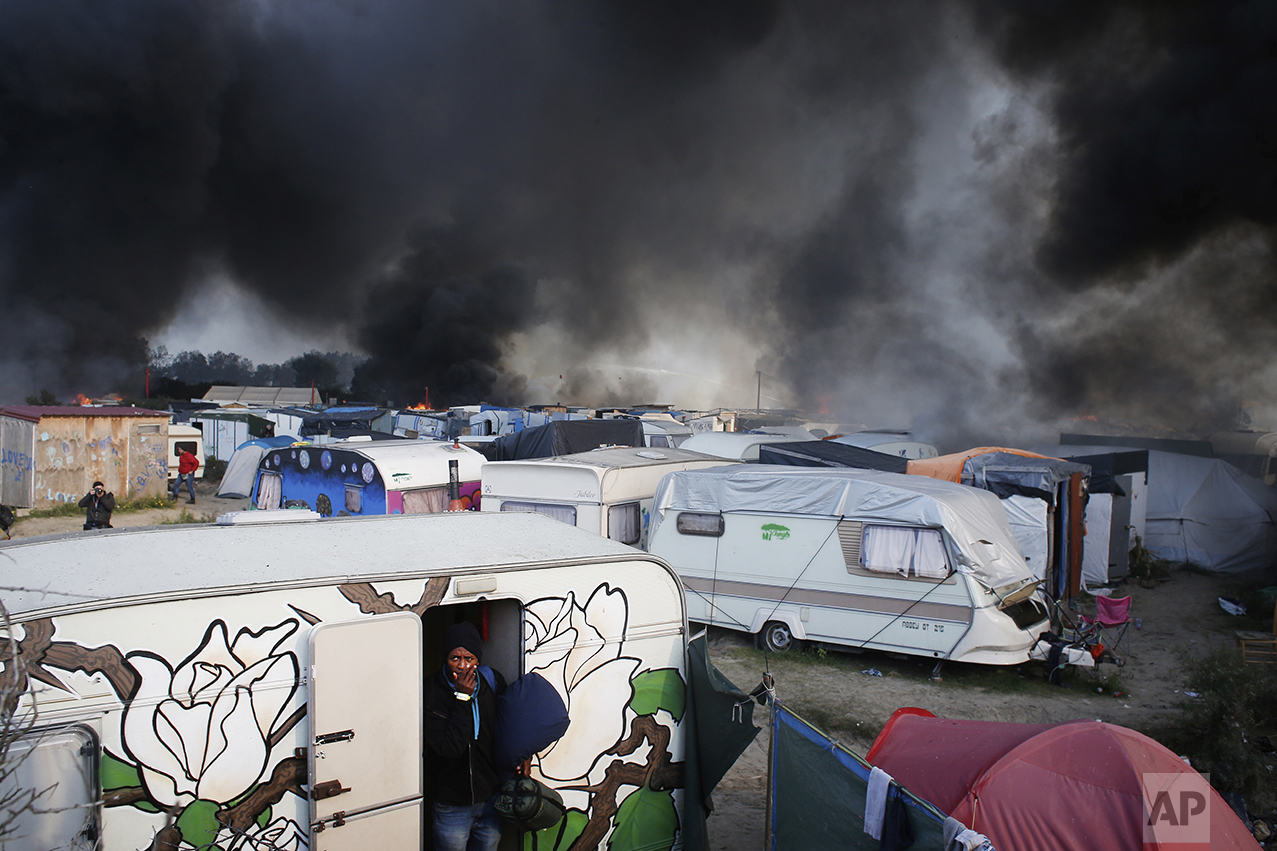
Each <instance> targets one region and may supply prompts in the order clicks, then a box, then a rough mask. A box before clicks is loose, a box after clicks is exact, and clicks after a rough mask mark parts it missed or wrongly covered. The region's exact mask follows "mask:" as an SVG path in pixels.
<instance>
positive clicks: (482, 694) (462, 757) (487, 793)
mask: <svg viewBox="0 0 1277 851" xmlns="http://www.w3.org/2000/svg"><path fill="white" fill-rule="evenodd" d="M493 674H495V677H494V679H495V680H496V684H497V693H498V694H499V693H500V692H502V691H504V690H505V678H504V677H502V676H501V673H500V672H499V671H493ZM447 676H448V675H447V673H446V671H445V670H443V669H440V671H439V672H438V673H436V674H435V675H434V676H432V677H430V678H429V679H428V680H426V694H425V711H424V716H425V717H424V719H423V720H424V724H423V726H424V728H425V738H426V757H425V758H426V765H425V769H426V776H427V777H430V778H433V780H434V800H435V801H437V802H439V803H442V804H452V805H467V804H479V803H483V802H484V801H487V800H488V799H489V798H491V797H492V796H493V795H495V794H496V793H497V791H498V790H499V789H500V788H501V783H500V781H499V780H498V778H497V769H496V764H495V760H494V758H493V750H494V747H493V740H494V735H493V734H494V731H495V729H496V723H497V696H496V694H494V693H493V690H492V687H491V686H490V685H488V681H487V680H486V679H484V678H483V676H482V675H480V676H479V677H478V680H477V682H478V691H479V694H478V697H477V698H476V699H477V700H478V701H479V738H478V740H476V739H475V737H474V710H472V709H471V708H470V704H469V702H467V701H462V700H457V698H456V692H454V691H453V690H452V686H451V685H449V684H448V679H447Z"/></svg>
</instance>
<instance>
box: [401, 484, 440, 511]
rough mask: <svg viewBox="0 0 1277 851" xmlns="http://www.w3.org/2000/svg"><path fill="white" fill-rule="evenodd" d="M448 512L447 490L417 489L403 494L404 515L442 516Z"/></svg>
mask: <svg viewBox="0 0 1277 851" xmlns="http://www.w3.org/2000/svg"><path fill="white" fill-rule="evenodd" d="M447 510H448V488H447V487H446V486H445V487H439V488H417V489H416V490H410V491H404V492H403V513H404V514H442V513H443V512H445V511H447Z"/></svg>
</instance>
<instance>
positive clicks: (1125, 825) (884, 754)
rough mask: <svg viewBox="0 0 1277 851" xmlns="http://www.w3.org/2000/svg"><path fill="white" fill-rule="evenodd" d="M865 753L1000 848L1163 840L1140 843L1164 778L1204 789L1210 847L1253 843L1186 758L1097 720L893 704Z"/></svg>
mask: <svg viewBox="0 0 1277 851" xmlns="http://www.w3.org/2000/svg"><path fill="white" fill-rule="evenodd" d="M866 758H867V759H868V761H869V762H870V763H871V764H873V765H876V766H878V767H879V768H881V769H882V770H883V771H885V772H887V773H888V774H890V775H891V776H892V777H893V778H895V780H896V782H898V783H900V784H901V785H902V786H904V787H905V788H907V789H908V790H909V791H910V792H913V793H914V794H915V795H918V796H920V797H922V798H925V799H926V800H928V801H930V802H931V803H933V804H935V805H936V806H937V807H939V808H940V809H941V810H943V811H945V812H946V813H948V814H949V815H951V816H953V817H954V818H956V819H957V820H958V821H961V822H962V823H963V824H965V825H967V826H968V827H970V828H972V829H973V830H976V831H979V832H980V833H983V834H985V835H986V836H988V837H989V839H990V840H992V842H993V846H994V847H995V848H997V849H998V851H1037V849H1040V848H1042V847H1045V844H1049V845H1051V846H1053V847H1060V848H1087V849H1092V851H1141V849H1146V848H1159V847H1164V846H1162V845H1161V844H1160V842H1155V843H1150V844H1148V845H1145V844H1144V842H1143V840H1144V836H1143V828H1144V825H1145V823H1146V822H1147V821H1148V817H1147V815H1146V810H1145V801H1146V791H1151V792H1152V793H1155V792H1156V791H1157V789H1155V788H1154V786H1153V783H1154V782H1157V783H1164V784H1170V785H1169V786H1168V787H1167V788H1168V789H1173V790H1175V792H1174V794H1175V796H1176V797H1175V800H1176V801H1178V800H1179V799H1178V791H1179V790H1181V789H1192V790H1201V791H1204V792H1206V794H1208V795H1209V796H1210V802H1209V822H1210V828H1209V830H1210V843H1209V844H1210V847H1211V848H1246V849H1254V848H1258V847H1259V846H1258V843H1256V842H1255V840H1254V839H1253V838H1252V837H1251V835H1250V831H1249V830H1247V829H1246V826H1245V825H1244V824H1242V822H1241V820H1240V819H1238V818H1237V816H1236V815H1235V814H1234V813H1233V811H1232V809H1231V808H1230V807H1229V806H1228V804H1227V803H1225V802H1224V800H1223V798H1221V797H1220V796H1219V794H1218V793H1216V792H1215V791H1214V790H1213V789H1211V788H1210V785H1209V783H1207V782H1206V781H1205V779H1204V778H1202V777H1201V775H1199V774H1198V773H1197V772H1196V771H1194V770H1193V768H1192V767H1191V766H1189V765H1188V764H1187V763H1185V762H1184V761H1183V760H1182V759H1180V758H1179V757H1178V756H1176V755H1175V754H1174V753H1173V752H1172V751H1170V750H1168V749H1167V748H1165V747H1163V746H1162V745H1160V744H1158V743H1157V742H1156V741H1154V740H1153V739H1150V738H1149V737H1147V736H1145V735H1143V734H1141V733H1137V732H1135V731H1134V730H1128V729H1127V728H1125V727H1118V726H1116V725H1113V724H1105V723H1103V722H1100V721H1073V722H1070V723H1067V724H1007V723H1003V722H999V721H962V720H956V719H946V718H937V717H935V716H934V715H932V714H931V713H930V712H927V711H926V710H923V709H914V708H906V709H899V710H897V711H896V713H895V714H894V715H892V716H891V719H890V720H888V722H887V724H886V726H885V727H883V729H882V732H880V733H879V734H878V738H877V739H876V740H875V741H874V744H873V747H872V748H870V749H869V753H868V754H867V756H866ZM1148 775H1159V776H1161V777H1164V778H1166V779H1164V780H1157V781H1154V780H1152V779H1150V780H1149V781H1148V785H1149V790H1146V789H1145V780H1144V778H1145V777H1146V776H1148ZM1158 788H1161V787H1158ZM1159 825H1160V826H1166V823H1165V822H1160V821H1159V822H1155V827H1157V826H1159ZM1048 837H1049V842H1047V841H1046V838H1048ZM1159 839H1160V840H1161V841H1166V839H1167V836H1166V835H1165V834H1160V835H1159ZM1165 847H1173V846H1170V845H1167V846H1165ZM1174 847H1183V846H1174Z"/></svg>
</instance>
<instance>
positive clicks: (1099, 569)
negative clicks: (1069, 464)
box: [1032, 444, 1148, 588]
mask: <svg viewBox="0 0 1277 851" xmlns="http://www.w3.org/2000/svg"><path fill="white" fill-rule="evenodd" d="M1032 449H1033V451H1034V452H1040V453H1042V454H1043V455H1050V456H1052V457H1054V458H1064V459H1067V460H1069V461H1076V462H1077V463H1079V464H1086V465H1087V466H1088V467H1090V468H1091V480H1090V483H1089V484H1088V486H1087V501H1086V513H1085V518H1086V538H1085V539H1084V540H1083V543H1082V585H1083V586H1084V587H1086V588H1095V587H1097V586H1100V585H1105V584H1108V583H1109V582H1115V581H1117V580H1119V579H1121V578H1122V577H1124V576H1126V575H1127V574H1128V573H1130V570H1131V549H1132V548H1133V547H1134V546H1135V539H1136V538H1137V537H1138V538H1139V539H1140V541H1141V542H1142V541H1143V540H1144V538H1145V536H1146V535H1147V528H1146V518H1147V513H1148V450H1147V449H1120V448H1117V447H1114V446H1091V447H1087V446H1068V445H1064V444H1056V445H1053V446H1035V447H1032Z"/></svg>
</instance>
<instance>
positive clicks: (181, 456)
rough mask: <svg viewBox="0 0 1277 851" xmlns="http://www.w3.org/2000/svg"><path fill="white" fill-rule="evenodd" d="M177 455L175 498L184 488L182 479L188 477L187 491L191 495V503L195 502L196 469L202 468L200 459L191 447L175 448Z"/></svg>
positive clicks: (174, 452)
mask: <svg viewBox="0 0 1277 851" xmlns="http://www.w3.org/2000/svg"><path fill="white" fill-rule="evenodd" d="M173 454H174V455H176V456H177V478H176V479H174V480H173V499H177V495H178V493H179V492H180V491H181V490H182V479H183V478H185V479H186V491H187V493H189V494H190V495H191V505H194V504H195V471H196V470H198V469H199V468H200V459H198V458H196V457H195V453H193V452H191V450H189V449H174V450H173Z"/></svg>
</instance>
